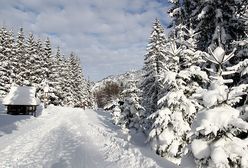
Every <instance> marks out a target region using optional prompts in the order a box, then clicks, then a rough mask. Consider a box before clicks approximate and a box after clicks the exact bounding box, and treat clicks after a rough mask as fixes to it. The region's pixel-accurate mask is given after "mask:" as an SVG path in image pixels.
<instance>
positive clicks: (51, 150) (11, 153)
mask: <svg viewBox="0 0 248 168" xmlns="http://www.w3.org/2000/svg"><path fill="white" fill-rule="evenodd" d="M108 115H109V114H108V113H106V112H100V111H98V112H95V111H93V110H85V111H84V110H82V109H73V108H62V107H49V108H48V109H47V110H46V112H45V114H44V115H42V116H40V117H38V118H33V117H28V116H8V115H4V114H1V115H0V123H2V124H1V125H0V168H5V167H11V168H12V167H13V168H24V167H25V168H27V167H28V168H41V167H45V168H47V167H48V168H70V167H71V168H104V167H106V168H112V167H113V168H116V167H118V168H122V167H123V168H132V167H134V168H136V167H137V168H138V167H144V168H146V167H154V168H155V167H163V168H170V167H175V166H174V165H173V164H172V163H170V162H168V161H166V160H164V159H161V158H159V157H157V156H155V155H153V154H152V152H149V150H148V149H147V147H145V145H144V146H142V145H140V144H142V143H139V146H138V145H137V144H135V141H134V140H135V139H134V140H133V143H131V142H132V140H131V142H129V141H128V140H127V139H128V138H127V135H125V134H124V133H122V132H121V130H119V129H118V128H117V127H115V126H113V125H112V124H111V122H110V121H109V117H110V116H108ZM18 119H19V120H18ZM8 121H9V123H8ZM3 123H4V124H3ZM137 140H139V138H137ZM137 140H136V141H137Z"/></svg>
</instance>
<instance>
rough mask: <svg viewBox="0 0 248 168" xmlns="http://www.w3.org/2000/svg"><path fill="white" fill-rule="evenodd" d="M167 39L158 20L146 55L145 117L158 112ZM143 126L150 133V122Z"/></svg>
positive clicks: (143, 82) (143, 99)
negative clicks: (160, 77) (160, 80)
mask: <svg viewBox="0 0 248 168" xmlns="http://www.w3.org/2000/svg"><path fill="white" fill-rule="evenodd" d="M165 43H166V37H165V34H164V29H163V27H162V25H161V24H160V22H159V20H158V19H156V20H155V22H154V24H153V30H152V32H151V37H150V38H149V43H148V46H147V53H146V55H145V62H144V68H143V69H144V71H145V74H144V76H143V81H142V84H141V90H142V94H143V96H142V102H141V104H142V106H143V107H144V108H145V116H146V117H148V116H150V115H151V114H152V113H154V112H155V111H156V110H157V102H158V95H159V92H160V89H161V86H160V83H159V76H160V75H161V74H162V73H163V71H164V69H163V68H164V63H165V57H164V55H165V53H164V48H165ZM144 123H145V124H144V125H143V127H144V130H145V131H148V129H149V128H150V127H151V123H150V121H149V120H146V121H145V122H144Z"/></svg>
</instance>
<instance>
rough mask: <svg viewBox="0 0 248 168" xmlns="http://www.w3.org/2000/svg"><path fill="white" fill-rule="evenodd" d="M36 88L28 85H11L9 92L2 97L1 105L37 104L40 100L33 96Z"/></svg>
mask: <svg viewBox="0 0 248 168" xmlns="http://www.w3.org/2000/svg"><path fill="white" fill-rule="evenodd" d="M35 92H36V89H35V88H34V87H29V86H12V87H11V89H10V92H9V93H8V94H7V96H6V97H5V98H4V99H3V102H2V104H3V105H31V106H38V105H39V104H40V100H39V99H38V98H36V97H35Z"/></svg>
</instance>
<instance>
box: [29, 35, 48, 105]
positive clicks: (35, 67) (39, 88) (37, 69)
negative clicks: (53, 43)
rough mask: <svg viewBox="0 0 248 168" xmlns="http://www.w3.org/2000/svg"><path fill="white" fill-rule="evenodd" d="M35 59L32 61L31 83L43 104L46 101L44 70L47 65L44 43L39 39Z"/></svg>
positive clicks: (36, 43)
mask: <svg viewBox="0 0 248 168" xmlns="http://www.w3.org/2000/svg"><path fill="white" fill-rule="evenodd" d="M35 51H36V52H35V55H34V57H35V59H32V60H31V62H32V64H31V67H32V71H31V83H32V85H33V86H35V87H36V92H37V96H38V97H39V98H40V100H41V101H42V102H43V101H44V90H43V89H44V87H45V86H44V85H45V84H44V81H45V79H47V78H46V75H45V70H44V65H45V60H44V56H43V54H44V48H43V45H42V41H41V40H40V39H38V40H37V41H35Z"/></svg>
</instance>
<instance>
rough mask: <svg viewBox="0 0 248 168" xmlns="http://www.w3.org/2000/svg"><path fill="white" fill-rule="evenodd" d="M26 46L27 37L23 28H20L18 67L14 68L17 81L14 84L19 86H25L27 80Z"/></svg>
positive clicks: (17, 51) (17, 48)
mask: <svg viewBox="0 0 248 168" xmlns="http://www.w3.org/2000/svg"><path fill="white" fill-rule="evenodd" d="M26 56H27V54H26V46H25V37H24V32H23V28H20V31H19V33H18V36H17V40H16V55H15V57H16V59H15V61H17V62H16V63H15V65H16V67H15V68H14V74H15V79H14V82H15V83H16V84H18V85H24V81H25V79H26V78H27V76H26V72H27V70H26V60H27V58H26Z"/></svg>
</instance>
